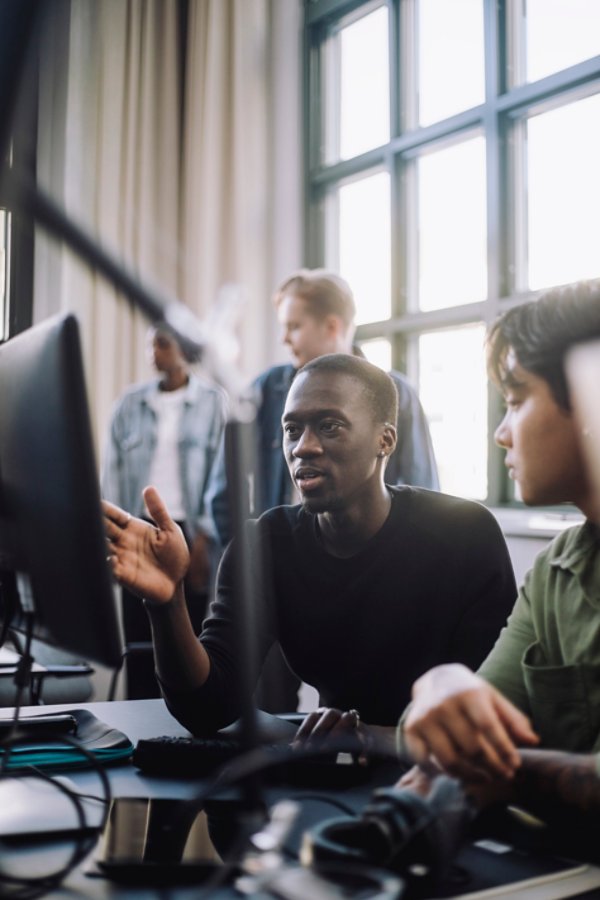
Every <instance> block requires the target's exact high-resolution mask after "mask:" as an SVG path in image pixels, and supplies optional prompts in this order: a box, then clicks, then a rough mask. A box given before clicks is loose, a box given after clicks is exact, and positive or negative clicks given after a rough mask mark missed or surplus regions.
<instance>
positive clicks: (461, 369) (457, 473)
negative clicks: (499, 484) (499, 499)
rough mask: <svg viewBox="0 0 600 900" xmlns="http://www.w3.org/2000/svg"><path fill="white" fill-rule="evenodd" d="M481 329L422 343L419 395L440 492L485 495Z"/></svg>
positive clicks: (442, 334)
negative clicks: (434, 457)
mask: <svg viewBox="0 0 600 900" xmlns="http://www.w3.org/2000/svg"><path fill="white" fill-rule="evenodd" d="M484 335H485V329H484V327H483V326H482V325H474V326H468V327H463V328H455V329H451V330H450V329H449V330H446V331H437V332H432V333H430V334H424V335H421V337H420V338H419V396H420V398H421V403H422V404H423V408H424V410H425V412H426V414H427V418H428V419H429V427H430V430H431V438H432V441H433V447H434V451H435V456H436V459H437V463H438V468H439V473H440V485H441V489H442V491H445V492H446V493H448V494H456V495H458V496H460V497H471V498H474V499H477V500H483V499H485V497H486V495H487V463H486V459H487V377H486V371H485V357H484V351H483V342H484Z"/></svg>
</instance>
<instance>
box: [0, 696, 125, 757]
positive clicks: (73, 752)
mask: <svg viewBox="0 0 600 900" xmlns="http://www.w3.org/2000/svg"><path fill="white" fill-rule="evenodd" d="M64 712H66V713H68V714H69V715H72V716H73V717H74V718H75V720H76V721H77V732H76V735H75V737H76V739H77V742H78V743H79V744H81V746H82V747H84V748H85V750H87V751H88V753H91V754H92V755H93V756H94V757H95V759H96V760H97V761H98V762H99V763H101V764H102V765H110V764H112V763H117V762H123V761H125V760H128V759H129V758H130V756H131V754H132V752H133V744H132V743H131V741H130V740H129V738H128V737H127V736H126V735H125V734H123V732H122V731H119V730H118V729H116V728H112V727H111V726H110V725H107V724H106V723H105V722H102V721H101V720H100V719H97V718H96V716H95V715H93V713H91V712H89V711H88V710H87V709H69V710H64ZM5 753H6V749H5V748H4V747H2V746H1V745H0V760H2V757H3V756H4V755H5ZM27 766H36V767H37V768H39V769H44V770H45V771H53V772H56V771H64V770H68V769H89V768H90V767H91V763H90V761H89V760H88V759H87V758H86V756H85V755H84V754H83V753H81V751H80V750H79V749H78V747H77V746H74V745H71V744H69V743H65V742H63V741H61V740H58V739H56V738H53V736H52V735H46V736H45V737H44V738H43V739H42V738H41V739H40V740H27V741H25V740H24V741H23V743H18V744H14V745H13V746H11V748H10V755H9V757H8V761H7V763H6V766H5V771H8V772H15V771H18V770H19V769H24V768H26V767H27Z"/></svg>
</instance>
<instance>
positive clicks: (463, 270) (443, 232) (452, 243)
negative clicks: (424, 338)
mask: <svg viewBox="0 0 600 900" xmlns="http://www.w3.org/2000/svg"><path fill="white" fill-rule="evenodd" d="M417 181H418V188H417V190H418V213H417V214H418V241H419V253H418V265H419V272H418V294H419V307H420V308H421V309H423V310H430V309H445V308H447V307H449V306H457V305H461V304H463V303H474V302H477V301H480V300H483V299H485V296H486V294H487V262H486V202H485V142H484V139H483V138H482V137H476V138H473V139H471V140H469V141H464V142H463V143H462V144H455V145H453V146H452V147H448V148H446V149H444V150H440V151H438V152H436V153H430V154H426V155H424V156H421V157H420V158H419V160H418V172H417Z"/></svg>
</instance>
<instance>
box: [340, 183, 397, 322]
mask: <svg viewBox="0 0 600 900" xmlns="http://www.w3.org/2000/svg"><path fill="white" fill-rule="evenodd" d="M338 205H339V207H338V208H339V226H338V242H339V244H338V246H339V272H340V275H342V276H343V277H344V278H345V279H346V280H347V281H348V282H349V284H350V287H351V288H352V290H353V292H354V299H355V301H356V312H357V316H356V321H357V323H358V324H360V323H361V322H378V321H379V320H381V319H387V318H389V316H390V314H391V308H392V307H391V285H390V271H391V262H390V178H389V175H388V173H387V172H378V173H377V175H371V176H370V177H369V178H363V179H361V180H359V181H352V182H348V183H347V184H344V185H342V186H341V187H340V189H339V192H338Z"/></svg>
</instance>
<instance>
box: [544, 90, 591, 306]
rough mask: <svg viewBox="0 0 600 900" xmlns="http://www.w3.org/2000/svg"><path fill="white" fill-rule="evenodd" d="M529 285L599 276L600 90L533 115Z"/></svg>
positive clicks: (560, 282)
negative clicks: (581, 98)
mask: <svg viewBox="0 0 600 900" xmlns="http://www.w3.org/2000/svg"><path fill="white" fill-rule="evenodd" d="M527 132H528V133H527V196H528V241H529V252H528V255H529V287H530V288H531V289H532V290H537V289H539V288H543V287H548V286H550V285H553V284H563V283H565V282H568V281H576V280H578V279H580V278H591V277H595V276H597V275H600V252H599V248H600V217H599V216H598V210H599V209H600V169H599V167H598V160H599V159H600V94H595V95H594V96H593V97H588V98H586V99H585V100H580V101H579V102H578V103H572V104H570V105H569V106H563V107H561V108H560V109H555V110H552V112H548V113H545V114H542V115H539V116H535V117H532V118H530V119H529V121H528V126H527Z"/></svg>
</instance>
